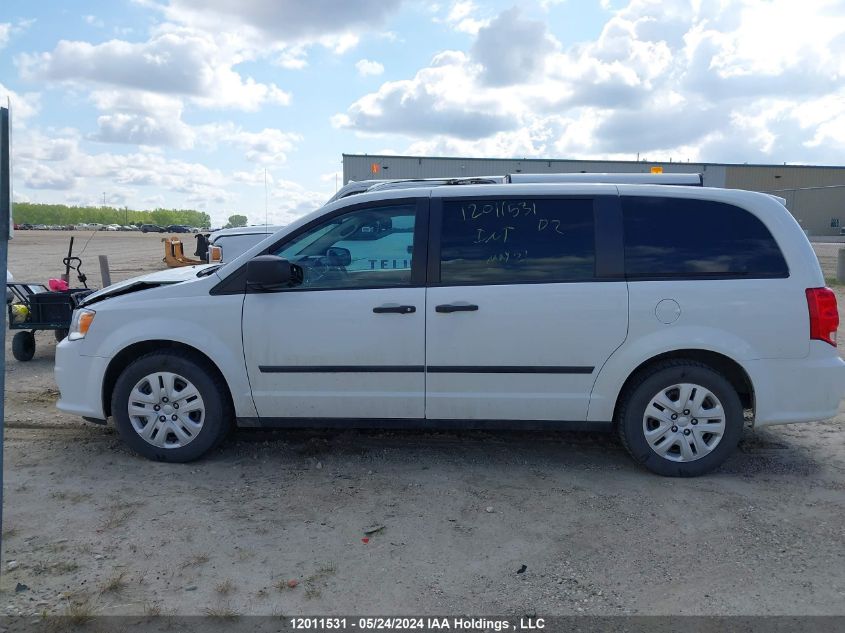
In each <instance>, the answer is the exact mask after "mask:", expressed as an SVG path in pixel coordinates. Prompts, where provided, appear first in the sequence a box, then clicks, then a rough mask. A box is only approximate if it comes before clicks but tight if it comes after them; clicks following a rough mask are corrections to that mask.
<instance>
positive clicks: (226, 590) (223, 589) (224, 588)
mask: <svg viewBox="0 0 845 633" xmlns="http://www.w3.org/2000/svg"><path fill="white" fill-rule="evenodd" d="M214 590H215V591H216V592H217V593H219V594H220V595H223V596H228V595H229V594H230V593H232V592H233V591H234V590H235V583H233V582H232V581H231V580H228V579H227V580H224V581H223V582H220V583H217V586H216V587H214Z"/></svg>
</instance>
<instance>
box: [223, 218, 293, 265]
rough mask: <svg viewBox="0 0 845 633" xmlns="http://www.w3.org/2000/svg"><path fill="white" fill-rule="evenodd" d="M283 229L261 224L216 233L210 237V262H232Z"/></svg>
mask: <svg viewBox="0 0 845 633" xmlns="http://www.w3.org/2000/svg"><path fill="white" fill-rule="evenodd" d="M281 228H282V227H281V226H276V225H272V224H270V225H267V224H261V225H259V226H244V227H239V228H234V229H220V230H219V231H215V232H214V233H212V234H211V235H209V236H208V253H209V255H208V260H209V262H210V263H212V264H213V263H219V262H229V261H232V260H233V259H235V258H236V257H239V256H240V255H241V254H242V253H245V252H246V251H247V250H249V249H250V248H251V247H253V246H255V245H256V244H258V242H260V241H261V240H263V239H264V238H266V237H267V236H268V235H272V234H273V233H275V232H276V231H279V230H280V229H281ZM212 247H214V250H213V248H212ZM224 258H225V259H224Z"/></svg>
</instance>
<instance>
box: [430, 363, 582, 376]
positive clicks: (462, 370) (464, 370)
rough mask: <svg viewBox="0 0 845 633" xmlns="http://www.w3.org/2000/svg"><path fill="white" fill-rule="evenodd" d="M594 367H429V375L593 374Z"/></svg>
mask: <svg viewBox="0 0 845 633" xmlns="http://www.w3.org/2000/svg"><path fill="white" fill-rule="evenodd" d="M593 369H594V368H593V367H581V366H570V367H560V366H558V367H552V366H548V365H534V366H532V365H429V366H428V367H426V371H427V372H428V373H429V374H592V373H593Z"/></svg>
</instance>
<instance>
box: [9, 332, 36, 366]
mask: <svg viewBox="0 0 845 633" xmlns="http://www.w3.org/2000/svg"><path fill="white" fill-rule="evenodd" d="M12 356H14V357H15V358H16V359H18V360H20V361H28V360H32V357H33V356H35V335H34V334H33V333H32V332H27V331H23V332H18V333H17V334H15V335H14V336H13V337H12Z"/></svg>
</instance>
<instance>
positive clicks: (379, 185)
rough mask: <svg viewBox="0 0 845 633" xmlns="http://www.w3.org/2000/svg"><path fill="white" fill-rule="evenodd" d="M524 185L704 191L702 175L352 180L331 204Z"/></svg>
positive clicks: (575, 175)
mask: <svg viewBox="0 0 845 633" xmlns="http://www.w3.org/2000/svg"><path fill="white" fill-rule="evenodd" d="M508 183H513V184H523V183H604V184H613V185H623V184H639V185H687V186H693V187H703V186H704V179H703V177H702V175H701V174H698V173H687V174H643V173H630V174H599V173H578V174H507V175H506V176H461V177H458V178H397V179H393V180H358V181H355V180H351V181H349V182H348V183H346V184H345V185H344V186H343V187H341V188H340V189H339V190H338V191H337V193H335V194H334V195H333V196H332V197H331V198H329V200H328V202H327V203H326V204H328V203H329V202H334V201H335V200H339V199H340V198H346V197H348V196H354V195H356V194H359V193H365V192H370V191H384V190H386V189H415V188H417V187H445V186H450V185H499V184H508Z"/></svg>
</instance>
